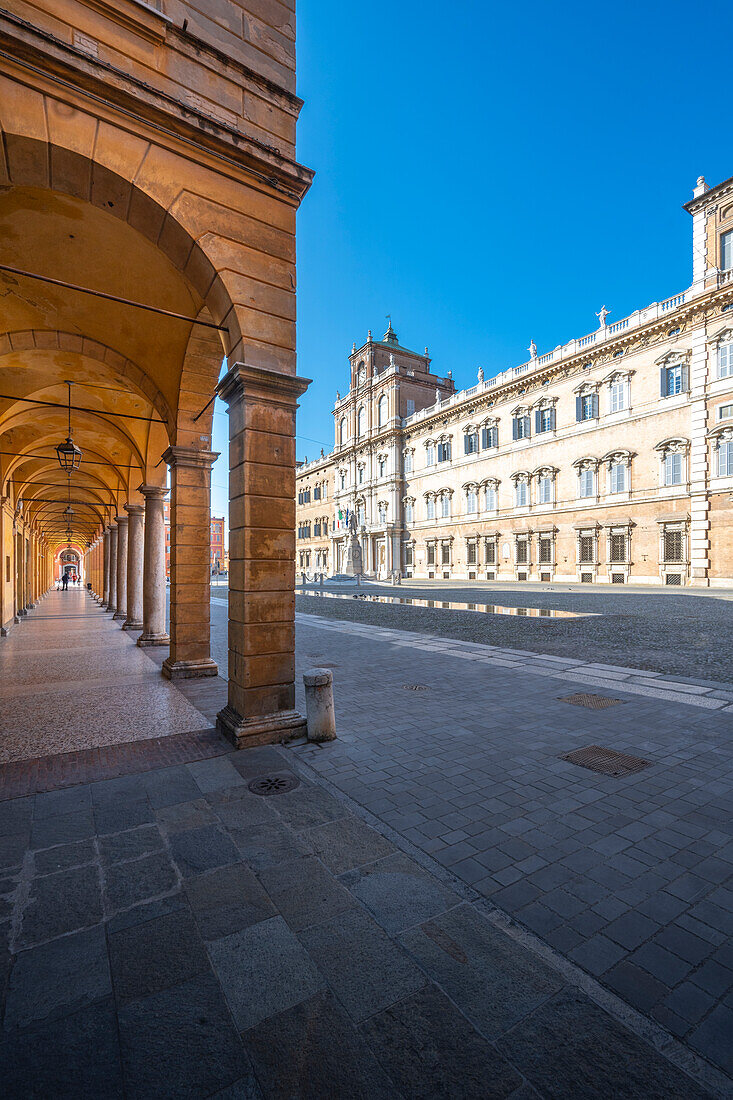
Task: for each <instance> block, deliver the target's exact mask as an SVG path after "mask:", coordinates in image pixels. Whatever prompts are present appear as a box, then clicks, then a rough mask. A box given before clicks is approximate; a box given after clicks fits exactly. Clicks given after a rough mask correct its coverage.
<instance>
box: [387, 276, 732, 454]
mask: <svg viewBox="0 0 733 1100" xmlns="http://www.w3.org/2000/svg"><path fill="white" fill-rule="evenodd" d="M730 303H733V285H729V286H726V287H724V288H723V289H721V290H718V289H715V290H713V291H710V292H709V293H707V294H701V295H700V296H699V297H697V298H693V299H692V300H691V301H689V302H685V303H684V304H683V305H681V306H678V308H677V309H675V310H670V311H669V313H665V314H664V316H663V317H660V318H657V319H656V320H655V321H652V322H650V323H649V324H647V325H644V326H642V327H639V328H636V329H633V330H631V331H626V332H624V333H623V334H622V335H619V336H618V337H617V338H616V339H614V340H609V341H608V342H607V343H605V344H603V345H601V346H600V347H599V348H597V349H594V350H593V351H588V350H586V349H583V350H582V351H579V352H578V353H577V354H575V355H573V356H572V357H570V358H568V359H565V360H559V361H558V362H555V363H548V364H547V366H546V367H544V368H542V369H541V370H539V371H538V372H537V373H536V374H533V375H531V376H529V377H528V376H527V375H526V374H524V375H518V376H517V378H516V379H513V380H512V381H511V382H506V383H505V384H504V385H503V386H497V388H496V389H488V390H486V391H485V392H484V393H481V394H475V393H474V394H470V395H469V396H468V397H466V398H465V400H464V401H462V402H461V403H460V404H458V405H453V406H451V407H450V408H440V409H436V410H435V412H434V413H432V414H431V415H430V416H426V417H425V418H424V419H423V420H421V421H419V423H417V424H411V425H410V426H409V427H408V428H407V429H406V433H407V434H406V436H405V438H406V439H407V438H409V437H410V436H414V435H415V433H419V434H421V435H422V434H423V432H424V431H426V430H427V431H429V432H434V431H435V430H436V427H437V425H438V424H440V425H441V426H444V425H448V424H454V423H457V421H459V420H462V419H463V417H464V416H465V415H466V412H467V408H471V409H472V410H473V411H474V412H475V413H476V414H478V413H479V412H480V411H481V410H482V409H488V408H490V407H491V406H493V405H495V404H497V403H498V402H499V401H502V402H503V401H507V400H512V399H517V398H519V397H523V398H524V397H527V398H528V397H529V394H530V393H532V392H533V391H534V390H536V389H537V388H538V387H541V386H542V385H543V384H545V383H547V384H551V383H552V382H556V381H558V380H559V379H561V378H569V377H571V376H573V375H576V374H580V373H581V372H582V371H583V368H584V366H585V364H589V369H592V368H593V367H596V366H601V365H603V364H604V363H607V362H609V361H612V360H613V359H614V358H615V353H616V352H618V351H623V352H624V353H625V354H627V353H631V352H636V351H642V350H643V349H644V348H647V347H653V346H654V345H655V344H661V343H662V342H663V341H664V340H667V339H668V338H669V336H668V334H669V329H670V328H671V327H675V328H679V329H680V335H682V333H684V332H685V331H686V330H687V329H689V328H692V327H694V326H695V325H696V324H698V323H700V322H704V321H708V320H710V319H711V318H712V317H714V316H716V315H717V314H718V313H719V312H720V309H721V307H723V306H725V305H728V304H730ZM622 362H623V361H621V360H620V361H619V364H618V369H619V370H625V369H626V368H625V366H622ZM524 404H532V401H530V400H526V401H525V402H524Z"/></svg>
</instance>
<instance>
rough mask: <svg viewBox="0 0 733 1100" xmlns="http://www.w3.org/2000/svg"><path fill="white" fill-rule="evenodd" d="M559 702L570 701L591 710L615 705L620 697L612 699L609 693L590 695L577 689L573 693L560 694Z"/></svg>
mask: <svg viewBox="0 0 733 1100" xmlns="http://www.w3.org/2000/svg"><path fill="white" fill-rule="evenodd" d="M558 698H559V700H560V702H561V703H572V704H573V706H574V707H590V709H591V710H603V708H604V707H615V706H616V704H617V703H620V702H621V700H620V699H612V698H611V697H610V696H609V695H592V694H590V693H588V692H584V691H579V692H577V693H576V694H575V695H560V696H559V697H558Z"/></svg>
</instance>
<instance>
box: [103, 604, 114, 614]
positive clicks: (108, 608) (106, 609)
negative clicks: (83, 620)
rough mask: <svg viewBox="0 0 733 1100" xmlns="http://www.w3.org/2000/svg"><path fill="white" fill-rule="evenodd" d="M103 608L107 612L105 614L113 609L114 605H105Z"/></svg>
mask: <svg viewBox="0 0 733 1100" xmlns="http://www.w3.org/2000/svg"><path fill="white" fill-rule="evenodd" d="M104 610H105V611H106V612H107V614H109V613H110V612H113V611H114V607H112V606H111V605H107V607H105V609H104Z"/></svg>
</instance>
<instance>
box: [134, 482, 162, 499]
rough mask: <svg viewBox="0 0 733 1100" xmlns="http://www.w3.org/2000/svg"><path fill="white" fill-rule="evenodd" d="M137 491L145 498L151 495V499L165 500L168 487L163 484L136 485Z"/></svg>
mask: <svg viewBox="0 0 733 1100" xmlns="http://www.w3.org/2000/svg"><path fill="white" fill-rule="evenodd" d="M137 491H138V493H142V495H143V496H144V497H145V499H146V500H147V498H148V497H151V498H152V499H153V500H155V499H156V498H157V499H158V500H165V498H166V497H167V496H168V493H169V492H170V489H168V488H167V487H166V486H165V485H138V487H137Z"/></svg>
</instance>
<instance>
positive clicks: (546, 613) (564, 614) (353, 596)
mask: <svg viewBox="0 0 733 1100" xmlns="http://www.w3.org/2000/svg"><path fill="white" fill-rule="evenodd" d="M296 591H297V592H298V593H299V594H300V595H301V596H321V597H323V599H327V600H358V601H359V602H360V603H392V604H405V605H407V606H410V607H433V608H436V607H437V608H439V609H440V610H445V611H479V612H481V613H482V614H484V615H518V616H519V617H520V618H524V619H590V618H593V617H594V615H595V613H594V612H592V611H558V610H555V609H554V608H551V607H503V606H502V605H501V604H497V603H455V602H454V601H452V600H422V599H418V598H417V597H416V596H374V595H371V594H370V593H368V592H361V593H356V592H321V591H320V590H319V589H317V588H305V589H304V588H297V589H296Z"/></svg>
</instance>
